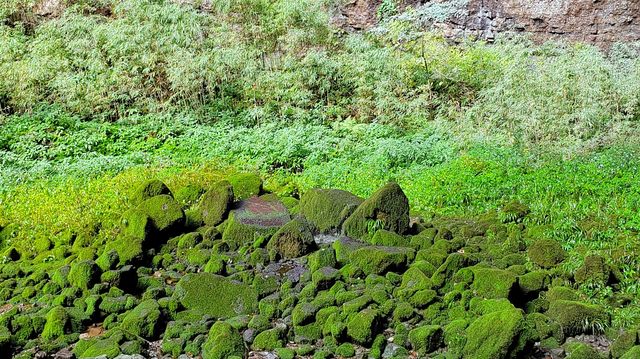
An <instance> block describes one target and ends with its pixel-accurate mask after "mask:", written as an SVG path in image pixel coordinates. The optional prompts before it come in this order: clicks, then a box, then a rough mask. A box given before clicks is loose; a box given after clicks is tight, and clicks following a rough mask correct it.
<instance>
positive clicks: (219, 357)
mask: <svg viewBox="0 0 640 359" xmlns="http://www.w3.org/2000/svg"><path fill="white" fill-rule="evenodd" d="M244 354H245V347H244V341H243V340H242V336H241V335H240V334H239V333H238V332H237V331H236V329H234V328H233V327H232V326H231V324H229V323H226V322H216V323H215V324H214V325H213V326H212V327H211V330H209V334H208V336H207V341H206V342H205V343H204V346H203V350H202V357H203V359H228V358H232V357H234V356H235V357H238V358H244Z"/></svg>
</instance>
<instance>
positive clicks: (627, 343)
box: [611, 328, 640, 359]
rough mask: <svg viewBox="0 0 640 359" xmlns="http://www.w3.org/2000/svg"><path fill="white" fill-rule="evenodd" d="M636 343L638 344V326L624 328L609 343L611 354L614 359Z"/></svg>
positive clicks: (639, 335)
mask: <svg viewBox="0 0 640 359" xmlns="http://www.w3.org/2000/svg"><path fill="white" fill-rule="evenodd" d="M636 345H640V328H632V329H628V330H625V331H624V332H623V333H622V334H620V335H619V336H618V338H616V340H615V341H614V342H613V344H612V345H611V356H612V357H613V358H615V359H617V358H620V357H622V356H623V355H624V354H625V353H626V352H627V351H629V350H630V349H631V348H632V347H633V346H636ZM638 358H640V356H638Z"/></svg>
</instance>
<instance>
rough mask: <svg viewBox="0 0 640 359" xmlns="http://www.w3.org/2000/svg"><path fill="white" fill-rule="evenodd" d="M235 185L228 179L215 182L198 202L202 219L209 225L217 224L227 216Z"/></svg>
mask: <svg viewBox="0 0 640 359" xmlns="http://www.w3.org/2000/svg"><path fill="white" fill-rule="evenodd" d="M233 198H234V193H233V186H232V185H231V183H229V182H227V181H220V182H217V183H215V184H214V185H213V186H211V188H209V190H207V192H205V193H204V194H203V195H202V197H201V198H200V202H198V209H199V210H200V213H202V219H203V221H204V223H205V224H206V225H208V226H217V225H218V224H220V223H222V221H223V220H224V219H225V218H226V216H227V213H228V211H229V208H230V206H231V204H232V203H233Z"/></svg>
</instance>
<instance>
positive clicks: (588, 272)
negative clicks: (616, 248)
mask: <svg viewBox="0 0 640 359" xmlns="http://www.w3.org/2000/svg"><path fill="white" fill-rule="evenodd" d="M574 278H575V280H576V283H578V284H594V285H600V286H604V285H607V284H608V283H609V282H610V280H611V268H610V267H609V265H608V264H607V263H606V262H605V260H604V258H603V257H602V256H597V255H594V256H587V257H586V258H585V259H584V262H583V263H582V265H581V266H580V267H579V268H578V269H577V270H576V273H575V275H574Z"/></svg>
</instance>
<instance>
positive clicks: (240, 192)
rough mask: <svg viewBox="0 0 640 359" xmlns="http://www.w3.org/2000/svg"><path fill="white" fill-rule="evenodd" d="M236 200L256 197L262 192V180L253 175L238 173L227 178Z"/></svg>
mask: <svg viewBox="0 0 640 359" xmlns="http://www.w3.org/2000/svg"><path fill="white" fill-rule="evenodd" d="M229 182H230V183H231V185H232V186H233V194H234V195H235V198H236V200H242V199H246V198H249V197H253V196H257V195H259V194H260V192H262V179H261V178H260V176H258V175H256V174H254V173H239V174H235V175H232V176H230V177H229Z"/></svg>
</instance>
